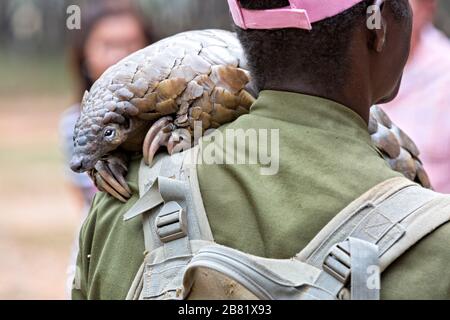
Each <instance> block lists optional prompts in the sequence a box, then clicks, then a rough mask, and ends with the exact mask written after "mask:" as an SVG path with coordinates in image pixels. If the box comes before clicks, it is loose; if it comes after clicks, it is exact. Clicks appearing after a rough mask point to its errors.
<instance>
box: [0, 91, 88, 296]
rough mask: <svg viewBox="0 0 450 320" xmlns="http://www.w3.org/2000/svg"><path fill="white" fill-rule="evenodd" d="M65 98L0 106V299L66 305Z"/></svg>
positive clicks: (73, 222)
mask: <svg viewBox="0 0 450 320" xmlns="http://www.w3.org/2000/svg"><path fill="white" fill-rule="evenodd" d="M69 102H70V99H69V98H68V97H65V96H56V97H48V96H35V97H23V98H22V97H19V98H16V97H14V98H13V97H10V98H8V97H2V99H1V102H0V203H1V206H0V299H65V298H66V292H65V281H66V268H67V264H68V261H69V255H70V248H71V245H72V241H73V238H74V236H75V232H76V231H75V230H76V229H77V226H78V222H79V213H78V212H77V211H78V210H77V208H76V206H75V203H74V201H73V199H72V198H71V195H70V194H69V191H68V189H67V188H66V185H65V180H64V171H63V161H62V155H61V153H60V150H59V142H58V121H59V116H60V114H61V112H62V111H63V110H64V108H65V107H66V106H67V105H68V104H69Z"/></svg>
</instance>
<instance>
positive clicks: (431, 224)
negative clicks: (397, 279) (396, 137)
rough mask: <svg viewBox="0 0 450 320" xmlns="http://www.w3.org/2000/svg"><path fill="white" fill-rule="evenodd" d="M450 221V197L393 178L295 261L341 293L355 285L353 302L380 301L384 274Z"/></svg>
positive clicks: (339, 218) (335, 221) (356, 203)
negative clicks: (335, 282) (333, 280)
mask: <svg viewBox="0 0 450 320" xmlns="http://www.w3.org/2000/svg"><path fill="white" fill-rule="evenodd" d="M425 219H426V221H427V225H425V226H420V227H419V225H418V222H421V223H423V222H424V220H425ZM449 220H450V197H448V196H444V195H441V194H438V193H436V192H433V191H431V190H428V189H424V188H422V187H420V186H418V185H417V184H414V183H412V182H410V181H409V180H407V179H405V178H394V179H391V180H388V181H386V182H384V183H382V184H380V185H378V186H376V187H375V188H373V189H372V190H370V191H369V192H367V193H366V194H364V195H363V196H362V197H360V198H358V199H357V200H355V201H354V202H353V203H352V204H350V205H349V206H348V207H347V208H345V209H344V210H343V211H342V212H340V213H339V214H338V215H337V216H336V217H335V218H334V219H332V221H330V223H329V224H328V225H327V226H326V227H325V228H323V229H322V231H321V232H319V234H318V235H317V236H316V237H315V238H314V239H313V240H312V241H311V242H310V243H309V244H308V246H306V248H305V249H304V250H302V251H301V252H300V253H299V254H298V255H297V256H296V258H297V259H299V260H301V261H304V262H307V263H309V264H312V265H313V266H316V267H319V268H323V270H324V272H326V273H328V274H331V275H332V276H333V277H335V278H336V279H338V280H339V282H340V283H341V284H342V287H344V286H345V285H346V284H347V282H348V281H349V280H350V279H351V297H352V298H354V299H377V298H378V297H379V286H377V285H376V284H377V282H378V283H379V273H380V272H381V271H383V270H384V269H385V268H386V267H387V266H388V265H389V264H390V263H392V262H393V261H394V260H395V259H396V258H398V257H399V256H400V255H401V254H403V253H404V252H405V251H406V250H407V249H409V248H410V247H411V246H413V245H414V244H415V243H417V242H418V241H419V240H420V239H421V238H423V237H424V236H425V235H427V234H428V233H429V232H431V231H432V230H434V229H435V228H437V227H439V226H441V225H442V224H444V223H446V222H448V221H449ZM375 252H377V253H375ZM378 259H380V260H379V261H378ZM377 268H378V270H376V269H377ZM377 277H378V279H377ZM319 279H321V278H320V277H319ZM336 288H339V286H337V287H336V286H334V287H333V288H332V290H335V289H336Z"/></svg>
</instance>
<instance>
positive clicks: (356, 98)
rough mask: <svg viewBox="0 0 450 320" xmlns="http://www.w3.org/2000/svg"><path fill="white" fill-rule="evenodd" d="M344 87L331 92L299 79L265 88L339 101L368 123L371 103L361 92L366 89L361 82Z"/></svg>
mask: <svg viewBox="0 0 450 320" xmlns="http://www.w3.org/2000/svg"><path fill="white" fill-rule="evenodd" d="M346 88H347V91H346V90H343V91H342V92H338V91H337V90H336V91H333V92H332V91H331V90H329V89H326V88H325V87H323V88H318V86H312V85H308V84H305V83H301V82H299V81H291V82H289V83H285V84H272V85H270V84H269V85H267V86H266V87H265V89H267V90H277V91H287V92H294V93H301V94H307V95H310V96H315V97H320V98H324V99H328V100H331V101H334V102H337V103H340V104H342V105H344V106H346V107H348V108H349V109H351V110H353V111H354V112H356V113H357V114H358V115H359V116H361V118H363V119H364V121H365V122H366V123H368V122H369V114H370V107H371V103H370V102H369V99H368V98H367V97H365V96H366V95H364V94H362V93H364V92H367V90H364V89H363V86H361V84H354V85H351V84H350V83H348V85H347V84H346Z"/></svg>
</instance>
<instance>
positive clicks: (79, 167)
mask: <svg viewBox="0 0 450 320" xmlns="http://www.w3.org/2000/svg"><path fill="white" fill-rule="evenodd" d="M86 165H87V161H86V160H85V159H84V158H83V157H79V156H73V157H72V159H71V160H70V169H72V171H75V172H84V171H86V170H87V168H86Z"/></svg>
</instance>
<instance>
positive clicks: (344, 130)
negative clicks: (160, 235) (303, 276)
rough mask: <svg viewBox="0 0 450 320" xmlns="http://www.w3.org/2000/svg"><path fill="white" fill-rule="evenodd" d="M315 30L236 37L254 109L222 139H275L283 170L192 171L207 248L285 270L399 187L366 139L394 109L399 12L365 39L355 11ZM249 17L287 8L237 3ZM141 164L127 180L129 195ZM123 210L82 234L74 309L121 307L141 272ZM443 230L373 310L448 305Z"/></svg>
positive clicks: (362, 14) (446, 233) (399, 6)
mask: <svg viewBox="0 0 450 320" xmlns="http://www.w3.org/2000/svg"><path fill="white" fill-rule="evenodd" d="M355 3H356V4H355V5H353V6H351V7H350V8H349V9H348V10H345V11H344V12H341V13H338V14H336V15H333V16H332V17H330V18H328V19H324V20H321V21H318V22H316V23H313V25H312V30H303V29H291V28H284V29H283V28H281V29H275V30H252V29H247V30H243V29H239V28H238V35H239V38H240V40H241V42H242V43H243V46H244V49H245V51H246V53H247V56H248V60H249V64H250V66H251V70H252V74H253V77H254V78H255V81H256V85H257V86H258V89H260V90H262V92H261V93H260V97H259V98H258V100H257V101H256V103H255V104H254V105H253V106H252V108H251V111H250V114H249V115H246V116H242V117H240V118H239V119H238V120H236V121H235V122H233V123H231V124H230V125H228V126H227V129H244V130H246V129H251V128H253V129H260V128H262V129H278V130H279V134H280V148H279V159H280V167H279V172H278V173H277V174H276V175H267V176H263V175H260V172H259V168H257V167H255V166H251V165H226V166H224V165H206V164H203V165H199V166H198V168H197V169H198V178H199V184H200V189H201V193H202V197H203V202H204V206H205V209H206V212H207V217H208V220H209V224H210V226H211V229H212V233H213V236H214V239H215V241H216V242H218V243H219V244H223V245H226V246H229V247H232V248H235V249H239V250H241V251H244V252H246V253H250V254H254V255H258V256H263V257H270V258H290V257H292V256H293V255H295V254H296V253H297V252H299V251H300V250H301V249H302V248H304V247H305V246H306V245H307V244H308V243H309V242H310V241H311V239H312V238H313V237H314V236H316V234H317V233H318V232H319V231H320V230H321V229H322V228H323V227H324V226H325V225H326V224H327V223H328V222H329V221H330V220H331V219H332V218H333V217H334V216H335V215H336V214H337V213H338V212H340V211H341V210H342V209H344V208H345V207H347V206H348V204H349V203H351V202H352V201H353V200H354V199H356V198H358V197H359V196H360V195H362V194H363V193H365V192H366V191H367V190H369V189H371V188H372V187H374V186H376V185H378V184H380V183H382V182H383V181H386V180H388V179H390V178H394V177H397V176H398V174H397V173H395V172H393V171H392V170H391V169H390V168H389V167H388V166H387V165H386V164H385V162H384V160H383V159H382V158H381V156H380V154H379V153H378V152H377V150H376V149H375V148H374V147H373V145H372V143H371V141H370V136H369V134H368V132H367V122H368V117H369V108H370V106H371V105H373V104H376V103H380V102H388V101H390V100H392V99H393V98H394V97H395V96H396V94H397V91H398V88H399V85H400V79H401V75H402V70H403V67H404V65H405V63H406V60H407V57H408V53H409V39H410V34H411V20H412V17H411V11H410V7H409V4H408V2H407V0H399V1H387V2H385V4H384V5H383V7H382V10H381V18H382V19H380V20H379V22H380V27H379V28H375V29H368V28H367V23H366V20H367V8H368V7H369V6H370V5H373V4H376V3H378V1H373V0H366V1H355ZM240 5H241V6H242V7H243V8H246V9H252V10H261V9H267V8H280V7H285V6H287V5H289V2H288V1H284V0H266V1H262V0H261V1H253V0H241V1H240ZM138 161H139V159H135V160H134V161H133V163H132V165H131V169H130V172H129V181H130V184H131V186H132V188H133V189H134V190H133V191H134V194H137V171H138V166H139V164H138ZM136 200H137V197H136V196H134V197H133V198H132V199H131V200H129V201H128V202H127V203H126V204H125V205H122V204H120V203H118V202H117V201H116V200H114V199H113V198H111V197H109V196H106V195H104V194H99V195H98V196H97V198H96V199H95V201H94V204H93V207H92V210H91V213H90V215H89V218H88V220H87V221H86V223H85V225H84V227H83V230H82V233H81V245H80V255H79V264H78V265H79V277H78V278H77V280H76V283H75V286H74V290H73V297H74V298H88V299H123V298H124V297H125V296H126V295H127V292H128V290H129V288H130V286H131V283H132V282H133V279H134V277H135V275H136V273H137V271H138V269H139V267H140V265H141V263H142V260H143V254H144V236H143V232H142V224H141V220H140V219H131V220H128V221H123V215H124V213H126V212H127V211H128V210H129V209H130V208H131V207H132V206H133V204H134V203H135V202H136ZM449 240H450V225H448V224H446V225H444V226H442V227H441V228H439V229H438V230H436V231H435V232H433V233H432V234H431V235H429V236H427V237H426V238H424V239H423V240H422V241H420V242H419V243H418V244H417V245H416V246H414V247H413V249H412V250H410V251H409V252H407V253H406V254H404V255H403V256H402V257H400V258H399V259H398V260H397V261H395V262H394V264H392V265H391V267H389V268H388V269H387V270H386V271H385V272H384V273H383V278H382V288H383V290H382V293H381V294H382V298H384V299H408V298H410V299H413V298H415V299H419V298H427V299H432V298H448V297H449V296H448V295H449V284H450V275H449V274H448V272H447V270H446V265H447V264H448V263H449V262H450V254H449V251H448V246H447V243H448V241H449Z"/></svg>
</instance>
